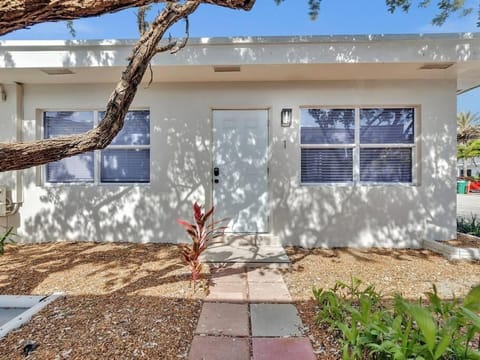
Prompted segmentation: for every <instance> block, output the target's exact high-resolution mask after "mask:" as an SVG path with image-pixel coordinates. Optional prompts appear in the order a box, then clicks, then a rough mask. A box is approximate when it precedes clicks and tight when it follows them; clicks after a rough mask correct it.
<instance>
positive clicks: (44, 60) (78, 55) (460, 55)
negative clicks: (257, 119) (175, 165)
mask: <svg viewBox="0 0 480 360" xmlns="http://www.w3.org/2000/svg"><path fill="white" fill-rule="evenodd" d="M134 44H135V41H133V40H102V41H94V40H88V41H10V40H8V41H0V68H50V67H52V68H61V67H68V68H75V67H112V66H122V67H123V66H125V64H126V63H127V58H128V56H129V55H130V52H131V49H132V47H133V45H134ZM479 49H480V35H479V34H477V33H467V34H429V35H360V36H298V37H236V38H198V39H191V40H190V41H189V43H188V45H187V47H186V48H185V49H182V50H181V51H180V52H178V53H177V54H175V55H170V54H168V53H164V54H159V55H157V56H156V57H155V58H154V59H153V61H152V64H153V65H157V66H170V65H175V66H179V65H180V66H188V65H194V66H198V65H245V64H252V65H268V64H276V65H282V64H285V65H287V64H341V63H357V64H358V63H418V62H429V63H430V62H466V61H474V60H480V52H479Z"/></svg>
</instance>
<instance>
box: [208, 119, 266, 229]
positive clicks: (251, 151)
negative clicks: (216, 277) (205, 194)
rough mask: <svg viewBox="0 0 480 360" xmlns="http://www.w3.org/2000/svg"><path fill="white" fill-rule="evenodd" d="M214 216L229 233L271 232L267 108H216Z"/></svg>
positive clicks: (214, 126) (214, 129) (213, 170)
mask: <svg viewBox="0 0 480 360" xmlns="http://www.w3.org/2000/svg"><path fill="white" fill-rule="evenodd" d="M212 174H213V204H214V206H215V219H216V220H219V219H223V218H229V219H230V220H229V222H228V228H227V230H226V231H227V232H235V233H263V232H268V215H269V214H268V110H214V111H213V169H212Z"/></svg>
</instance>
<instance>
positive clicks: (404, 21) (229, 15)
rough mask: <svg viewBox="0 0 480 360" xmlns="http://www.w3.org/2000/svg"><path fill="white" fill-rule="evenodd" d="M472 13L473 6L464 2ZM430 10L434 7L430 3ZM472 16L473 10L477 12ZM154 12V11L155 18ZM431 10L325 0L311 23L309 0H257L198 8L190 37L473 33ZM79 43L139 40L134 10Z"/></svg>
mask: <svg viewBox="0 0 480 360" xmlns="http://www.w3.org/2000/svg"><path fill="white" fill-rule="evenodd" d="M466 2H467V5H468V4H471V5H473V6H474V7H475V3H476V1H473V0H467V1H466ZM432 3H433V4H435V3H436V1H432ZM475 10H476V9H475ZM156 11H158V7H157V9H156V10H155V9H154V11H153V13H155V12H156ZM435 11H436V9H435V7H434V6H431V7H430V8H427V9H418V8H415V7H412V9H411V10H410V12H409V13H408V14H405V13H403V12H396V13H395V14H390V13H389V12H388V11H387V8H386V5H385V1H384V0H323V2H322V8H321V12H320V16H319V18H318V19H317V20H315V21H311V20H310V19H309V17H308V9H307V0H285V2H284V3H283V4H281V5H280V6H277V5H275V2H274V0H257V2H256V4H255V6H254V8H253V9H252V10H251V11H250V12H243V11H232V10H230V9H224V8H220V7H217V6H211V5H202V6H201V7H200V8H199V9H198V10H197V11H196V13H195V14H193V15H192V17H191V18H190V36H192V37H211V36H241V35H243V36H253V35H257V36H261V35H265V36H274V35H330V34H408V33H433V32H437V33H438V32H472V31H480V29H478V28H477V27H476V18H475V15H476V11H474V12H473V15H471V16H468V17H458V16H453V17H452V18H450V19H448V21H447V22H446V23H445V24H444V25H443V26H441V27H437V26H433V25H431V19H432V18H433V16H434V15H435ZM74 27H75V30H76V32H77V39H131V38H136V37H137V36H138V33H137V29H136V22H135V10H134V9H128V10H124V11H122V12H119V13H116V14H110V15H105V16H102V17H98V18H91V19H82V20H77V21H75V23H74ZM183 31H184V29H183V26H175V27H174V28H173V29H172V30H171V34H172V35H173V36H181V35H182V34H183ZM1 39H5V40H6V39H71V36H70V34H69V32H68V30H67V28H66V25H65V23H49V24H40V25H36V26H33V27H32V28H30V29H28V30H20V31H16V32H14V33H11V34H7V35H5V36H3V37H1ZM479 97H480V91H474V92H470V93H469V94H466V95H463V96H460V97H459V99H458V100H459V101H458V110H459V111H465V110H472V111H473V112H480V102H479V101H478V99H479Z"/></svg>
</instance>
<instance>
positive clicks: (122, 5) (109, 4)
mask: <svg viewBox="0 0 480 360" xmlns="http://www.w3.org/2000/svg"><path fill="white" fill-rule="evenodd" d="M160 2H165V0H64V1H59V0H0V35H4V34H7V33H9V32H12V31H14V30H18V29H23V28H26V27H29V26H32V25H35V24H39V23H43V22H48V21H60V20H74V19H79V18H84V17H91V16H98V15H102V14H106V13H111V12H116V11H119V10H123V9H126V8H130V7H138V6H143V5H147V4H151V3H160ZM198 2H199V3H205V4H212V5H219V6H225V7H229V8H233V9H244V10H249V9H251V8H252V6H253V5H254V3H255V0H199V1H198Z"/></svg>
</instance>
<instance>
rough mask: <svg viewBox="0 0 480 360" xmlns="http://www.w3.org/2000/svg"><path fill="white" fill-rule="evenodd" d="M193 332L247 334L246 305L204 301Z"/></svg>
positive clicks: (231, 334)
mask: <svg viewBox="0 0 480 360" xmlns="http://www.w3.org/2000/svg"><path fill="white" fill-rule="evenodd" d="M195 334H206V335H230V336H248V335H249V328H248V305H247V304H228V303H208V302H206V303H204V304H203V307H202V312H201V314H200V319H199V320H198V325H197V330H195Z"/></svg>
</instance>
